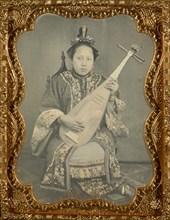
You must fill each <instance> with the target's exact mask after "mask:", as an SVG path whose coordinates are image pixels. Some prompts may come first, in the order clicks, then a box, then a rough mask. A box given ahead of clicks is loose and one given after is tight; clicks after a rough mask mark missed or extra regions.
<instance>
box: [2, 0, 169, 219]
mask: <svg viewBox="0 0 170 220" xmlns="http://www.w3.org/2000/svg"><path fill="white" fill-rule="evenodd" d="M0 9H1V14H0V24H1V25H0V29H1V31H0V49H1V50H0V63H1V64H0V88H1V93H0V119H1V124H0V152H1V155H2V157H1V160H0V175H1V188H0V194H1V216H2V219H11V220H12V219H48V218H49V219H71V220H72V219H106V218H109V219H134V220H141V219H152V220H158V219H162V220H163V219H165V220H168V218H169V212H170V192H169V191H170V104H169V103H170V89H169V86H170V59H169V54H170V19H169V17H170V2H169V1H166V0H161V1H160V0H152V1H147V0H140V1H137V0H94V1H93V0H78V1H76V0H33V1H31V0H24V1H23V0H11V1H10V0H7V1H6V0H2V1H1V3H0ZM49 12H50V13H54V14H57V15H61V16H64V17H67V18H79V17H81V16H89V17H92V18H97V19H102V18H106V17H111V16H114V15H117V14H126V15H130V16H132V17H133V18H134V19H135V20H136V22H137V28H138V31H140V32H144V33H147V34H149V35H150V36H151V37H152V38H153V40H154V43H155V45H156V49H155V55H154V58H153V61H152V64H151V66H150V69H149V71H148V74H147V78H146V82H145V94H146V98H147V100H148V102H149V104H150V106H151V109H152V111H151V113H150V115H149V117H148V119H147V122H146V126H145V141H146V143H147V146H148V149H149V152H150V154H151V157H152V160H153V164H154V178H153V181H152V183H151V184H150V185H149V186H147V187H144V188H139V189H138V190H137V196H136V197H135V199H134V201H133V202H132V203H130V204H128V205H124V206H115V205H113V204H111V203H109V202H104V201H100V200H97V201H93V200H92V201H87V202H80V201H62V202H58V203H56V204H51V205H44V204H40V203H39V202H38V201H37V200H36V199H35V198H34V197H33V194H32V189H31V187H30V186H24V185H21V183H20V182H19V181H18V180H17V179H16V175H15V165H16V161H17V157H18V154H19V151H20V150H21V148H22V144H23V138H24V134H25V124H24V120H23V118H22V115H21V114H20V112H19V110H18V106H19V104H20V103H21V101H22V99H23V97H24V94H25V79H24V73H23V71H22V68H21V66H20V63H19V60H18V57H17V53H16V40H17V38H18V37H19V36H20V34H21V33H22V32H24V31H28V30H33V29H34V23H35V20H36V18H38V17H39V16H40V15H42V14H44V13H49Z"/></svg>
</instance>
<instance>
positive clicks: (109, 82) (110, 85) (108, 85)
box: [105, 78, 119, 95]
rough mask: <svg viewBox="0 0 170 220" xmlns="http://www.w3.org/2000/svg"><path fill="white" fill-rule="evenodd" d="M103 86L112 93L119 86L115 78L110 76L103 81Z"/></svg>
mask: <svg viewBox="0 0 170 220" xmlns="http://www.w3.org/2000/svg"><path fill="white" fill-rule="evenodd" d="M105 88H106V89H109V90H110V91H111V94H112V95H114V94H115V92H116V91H117V90H118V88H119V84H118V82H117V80H114V79H112V78H109V79H107V81H106V83H105Z"/></svg>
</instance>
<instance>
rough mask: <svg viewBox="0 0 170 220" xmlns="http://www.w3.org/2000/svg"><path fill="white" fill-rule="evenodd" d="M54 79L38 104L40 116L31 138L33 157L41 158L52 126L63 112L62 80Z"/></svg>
mask: <svg viewBox="0 0 170 220" xmlns="http://www.w3.org/2000/svg"><path fill="white" fill-rule="evenodd" d="M59 79H60V78H59V77H58V78H57V79H54V80H53V81H52V82H51V84H50V85H49V86H48V87H47V88H46V91H45V93H44V95H43V98H42V101H41V104H40V115H39V117H38V118H37V120H36V122H35V126H34V130H33V134H32V138H31V146H32V153H33V155H35V156H41V154H42V152H43V151H44V150H45V147H46V145H47V144H48V140H49V139H50V137H51V135H52V134H53V131H54V129H56V128H54V127H53V126H52V125H53V124H54V122H55V121H57V119H58V118H60V117H61V116H62V115H63V114H64V112H63V110H62V104H61V97H62V92H63V91H62V86H63V88H64V85H62V83H63V82H62V80H59Z"/></svg>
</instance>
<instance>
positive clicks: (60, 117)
mask: <svg viewBox="0 0 170 220" xmlns="http://www.w3.org/2000/svg"><path fill="white" fill-rule="evenodd" d="M57 122H58V124H59V125H60V124H62V123H63V120H62V115H61V116H59V117H58V118H57Z"/></svg>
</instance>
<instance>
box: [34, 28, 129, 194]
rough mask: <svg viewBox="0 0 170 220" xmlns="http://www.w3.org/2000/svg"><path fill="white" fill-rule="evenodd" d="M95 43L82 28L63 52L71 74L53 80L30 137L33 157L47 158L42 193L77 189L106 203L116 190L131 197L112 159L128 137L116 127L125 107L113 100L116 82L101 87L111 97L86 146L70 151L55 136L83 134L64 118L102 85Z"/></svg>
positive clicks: (79, 126)
mask: <svg viewBox="0 0 170 220" xmlns="http://www.w3.org/2000/svg"><path fill="white" fill-rule="evenodd" d="M94 43H95V42H94V40H93V39H92V38H91V37H89V36H87V28H86V27H85V26H83V27H81V28H80V30H79V34H78V36H77V37H76V39H75V40H74V41H72V46H71V47H70V48H69V49H68V51H67V54H68V56H69V58H70V59H71V61H72V66H73V68H72V69H71V70H68V71H64V72H61V73H60V74H55V75H54V77H52V79H51V82H50V85H49V86H48V87H47V90H46V92H45V94H44V96H43V99H42V102H41V107H40V109H41V114H40V116H39V117H38V119H37V122H36V125H35V128H34V131H33V136H32V152H33V155H35V156H38V157H40V156H43V155H45V156H46V170H45V173H44V177H43V180H42V182H41V187H44V188H47V189H48V188H49V189H54V190H58V191H63V192H69V191H70V190H71V189H73V188H74V185H75V183H76V185H78V186H79V189H80V190H81V191H83V192H85V193H87V194H88V195H90V196H91V197H93V198H99V197H100V198H101V197H102V198H105V196H106V195H107V194H110V193H112V192H114V190H117V189H119V191H120V193H122V194H124V193H130V192H129V191H128V185H126V184H124V183H123V179H122V176H121V172H120V167H119V163H118V160H117V158H116V153H115V140H116V138H117V137H127V135H128V129H127V128H126V127H125V126H124V124H123V123H122V121H121V115H122V113H123V112H124V108H125V104H124V102H123V101H121V100H120V99H119V98H118V96H117V93H118V91H117V90H118V83H117V81H114V80H110V81H108V83H107V84H106V85H105V87H106V88H107V89H109V90H110V91H111V92H110V94H111V95H110V98H109V101H108V104H107V107H106V111H105V113H104V116H103V119H102V121H101V123H100V126H99V127H98V129H97V131H96V133H95V134H94V136H93V137H92V139H91V140H90V141H89V142H88V143H87V144H85V145H83V146H76V147H74V146H72V145H71V144H67V143H64V142H63V141H62V140H61V138H60V135H59V127H60V126H61V125H65V126H67V127H68V128H70V129H72V130H75V131H77V132H79V131H83V129H84V128H85V127H84V125H83V123H82V122H81V121H76V120H75V119H74V118H73V117H69V115H67V114H68V113H69V112H70V110H71V109H73V108H74V106H76V105H77V104H78V103H79V102H80V101H81V100H82V99H83V98H84V97H86V96H87V95H88V94H90V93H91V92H92V91H94V90H95V89H96V88H97V87H98V86H99V85H100V84H101V83H102V82H104V77H103V76H101V75H99V74H97V73H94V72H93V65H94V62H95V60H96V58H97V57H98V56H99V52H98V50H97V49H96V48H95V47H94ZM90 111H93V109H91V110H90ZM90 111H89V114H91V112H90Z"/></svg>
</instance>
